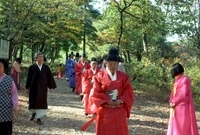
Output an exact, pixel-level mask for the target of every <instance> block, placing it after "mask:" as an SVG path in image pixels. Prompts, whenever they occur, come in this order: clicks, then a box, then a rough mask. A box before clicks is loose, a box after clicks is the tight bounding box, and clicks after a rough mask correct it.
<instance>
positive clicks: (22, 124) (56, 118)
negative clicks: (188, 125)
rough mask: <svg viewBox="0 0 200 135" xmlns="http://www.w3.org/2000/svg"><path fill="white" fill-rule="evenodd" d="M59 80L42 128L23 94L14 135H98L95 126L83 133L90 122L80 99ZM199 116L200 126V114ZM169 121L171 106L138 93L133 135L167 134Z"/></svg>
mask: <svg viewBox="0 0 200 135" xmlns="http://www.w3.org/2000/svg"><path fill="white" fill-rule="evenodd" d="M55 80H56V83H57V86H58V87H57V88H56V89H55V92H54V93H49V96H48V103H49V109H48V111H47V116H46V117H45V118H44V119H43V121H44V125H42V126H38V125H37V124H36V123H35V122H30V121H29V118H30V113H29V112H28V109H27V101H28V99H27V95H26V94H25V93H23V92H20V93H19V95H20V96H19V100H20V114H19V119H18V121H17V122H15V123H14V126H13V134H14V135H25V134H27V135H95V125H94V123H93V124H92V125H91V126H90V127H89V128H88V130H87V131H85V132H81V131H80V127H81V126H82V125H84V124H85V123H86V122H87V121H88V120H90V118H88V117H85V116H84V110H83V106H82V104H81V102H80V97H79V96H77V95H76V94H75V93H73V92H72V91H71V90H70V89H69V88H68V87H67V81H66V80H65V79H55ZM196 113H197V119H198V125H200V111H197V112H196ZM167 120H168V107H167V104H164V103H158V102H155V101H152V99H151V98H148V97H146V96H144V95H143V94H142V93H138V92H135V105H134V107H133V109H132V113H131V117H130V119H129V120H128V122H129V131H130V135H165V134H166V129H167ZM199 128H200V126H199Z"/></svg>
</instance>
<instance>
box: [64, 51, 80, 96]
mask: <svg viewBox="0 0 200 135" xmlns="http://www.w3.org/2000/svg"><path fill="white" fill-rule="evenodd" d="M73 57H74V55H73V52H72V53H71V55H70V58H69V59H68V60H67V62H66V65H65V69H66V72H68V73H67V74H68V79H69V80H68V81H69V82H68V83H69V84H68V85H69V87H70V88H71V89H72V92H74V91H75V86H76V82H75V81H76V74H75V71H74V68H75V64H76V61H75V59H73ZM76 57H78V56H77V54H76Z"/></svg>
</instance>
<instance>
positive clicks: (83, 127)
mask: <svg viewBox="0 0 200 135" xmlns="http://www.w3.org/2000/svg"><path fill="white" fill-rule="evenodd" d="M96 117H97V115H95V116H94V117H92V118H91V119H90V120H89V121H88V122H87V123H86V124H85V125H83V126H82V127H81V131H85V130H86V129H87V128H88V127H89V126H90V125H91V124H92V122H93V121H94V120H95V119H96Z"/></svg>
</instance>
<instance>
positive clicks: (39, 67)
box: [26, 52, 56, 125]
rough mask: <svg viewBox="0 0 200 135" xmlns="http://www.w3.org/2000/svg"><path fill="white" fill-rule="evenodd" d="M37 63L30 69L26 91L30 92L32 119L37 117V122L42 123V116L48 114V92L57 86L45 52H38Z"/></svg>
mask: <svg viewBox="0 0 200 135" xmlns="http://www.w3.org/2000/svg"><path fill="white" fill-rule="evenodd" d="M36 60H37V61H36V63H35V64H33V65H31V66H30V67H29V70H28V76H27V81H26V91H27V93H28V94H29V111H30V112H32V117H31V119H30V120H31V121H32V120H34V119H35V117H36V118H37V120H36V123H37V124H38V125H42V124H43V123H42V121H41V118H42V117H43V116H45V115H46V109H47V108H48V105H47V93H48V91H47V90H48V88H49V89H50V92H53V89H55V88H56V83H55V80H54V78H53V75H52V73H51V70H50V68H49V66H47V65H46V64H45V63H44V54H43V53H41V52H39V53H37V54H36Z"/></svg>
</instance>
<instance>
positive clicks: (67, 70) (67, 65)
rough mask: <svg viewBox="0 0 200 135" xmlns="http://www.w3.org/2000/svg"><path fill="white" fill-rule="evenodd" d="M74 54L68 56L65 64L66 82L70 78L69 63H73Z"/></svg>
mask: <svg viewBox="0 0 200 135" xmlns="http://www.w3.org/2000/svg"><path fill="white" fill-rule="evenodd" d="M73 58H74V53H73V52H71V53H70V54H69V57H68V59H67V60H66V63H65V76H66V79H67V80H68V79H69V77H70V72H71V71H70V66H71V63H72V62H74V59H73Z"/></svg>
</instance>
